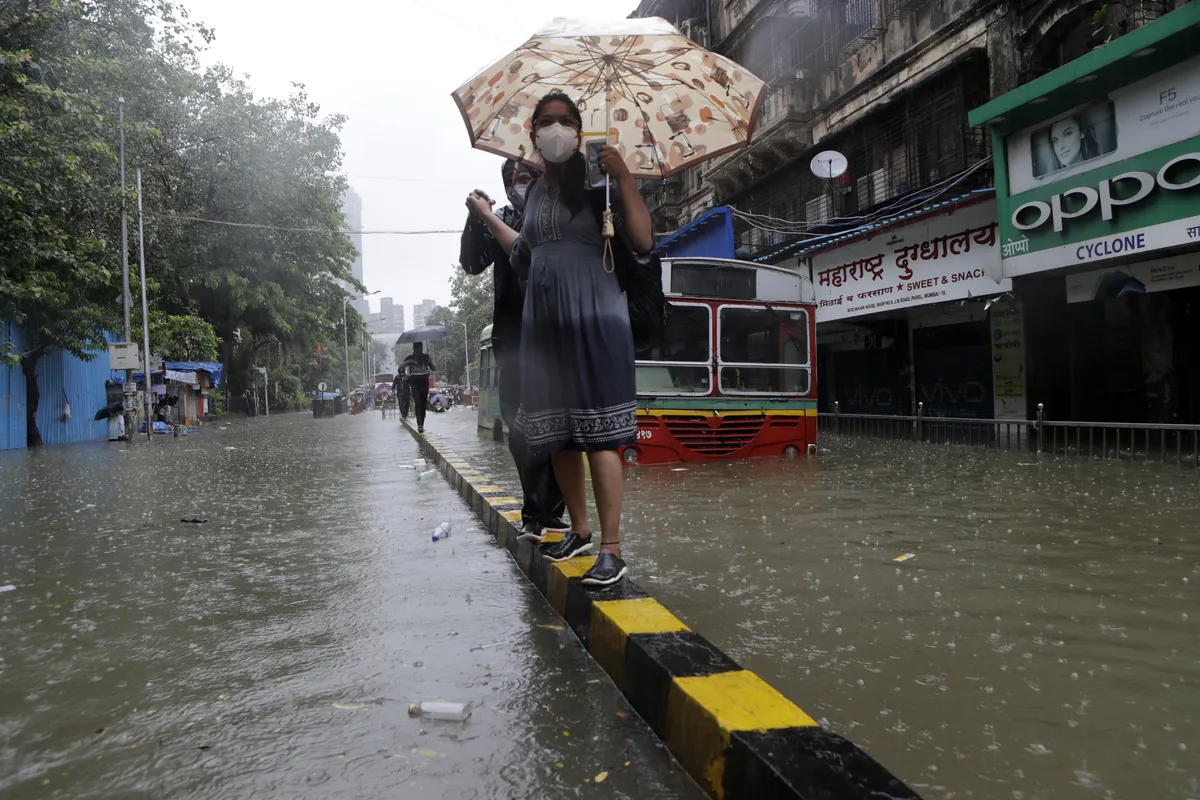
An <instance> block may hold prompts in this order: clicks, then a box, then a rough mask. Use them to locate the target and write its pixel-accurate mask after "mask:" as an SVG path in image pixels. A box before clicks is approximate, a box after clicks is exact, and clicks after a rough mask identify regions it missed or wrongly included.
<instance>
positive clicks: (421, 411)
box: [400, 342, 437, 433]
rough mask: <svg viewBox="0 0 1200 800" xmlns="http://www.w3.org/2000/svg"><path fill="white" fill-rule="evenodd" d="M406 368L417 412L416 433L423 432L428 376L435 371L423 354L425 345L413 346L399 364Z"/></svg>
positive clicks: (427, 403)
mask: <svg viewBox="0 0 1200 800" xmlns="http://www.w3.org/2000/svg"><path fill="white" fill-rule="evenodd" d="M406 367H407V368H408V386H409V391H410V392H411V393H412V402H413V407H414V409H415V410H416V412H417V433H424V432H425V410H426V409H427V408H428V407H429V374H430V373H431V372H433V370H435V369H437V367H436V366H434V364H433V361H432V360H431V359H430V358H429V356H428V354H426V352H425V345H423V344H421V343H420V342H415V343H414V344H413V350H412V352H411V353H409V354H408V357H407V358H406V359H404V361H403V362H402V363H401V364H400V369H401V370H403V369H404V368H406Z"/></svg>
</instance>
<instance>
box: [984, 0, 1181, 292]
mask: <svg viewBox="0 0 1200 800" xmlns="http://www.w3.org/2000/svg"><path fill="white" fill-rule="evenodd" d="M1197 53H1200V2H1196V3H1188V4H1186V5H1185V6H1183V7H1182V8H1180V9H1177V10H1176V11H1173V12H1171V13H1168V14H1165V15H1163V16H1162V17H1160V18H1159V19H1157V20H1155V21H1154V22H1152V23H1150V24H1148V25H1146V26H1144V27H1142V28H1139V29H1137V30H1135V31H1132V32H1131V33H1129V34H1126V35H1125V36H1122V37H1120V38H1118V39H1116V40H1115V41H1114V42H1111V43H1109V44H1106V45H1104V46H1103V47H1100V48H1097V49H1095V50H1093V51H1092V52H1090V53H1088V54H1087V55H1085V56H1082V57H1081V58H1078V59H1076V60H1075V61H1072V62H1070V63H1068V64H1066V65H1064V66H1062V67H1060V68H1058V69H1056V70H1054V71H1052V72H1050V73H1047V74H1046V75H1043V76H1041V77H1039V78H1037V79H1035V80H1033V81H1031V82H1030V83H1028V84H1025V85H1024V86H1021V87H1019V88H1017V89H1015V90H1014V91H1012V92H1009V93H1008V94H1006V95H1003V96H1001V97H998V98H996V99H994V100H992V101H990V102H989V103H987V104H985V105H984V106H981V107H980V108H977V109H975V110H974V111H972V112H971V115H970V119H971V124H972V125H987V126H989V127H990V128H991V129H992V142H993V151H994V153H995V158H996V194H997V201H998V216H999V220H998V222H999V234H1000V255H1001V269H1000V272H1001V275H1002V276H1003V277H1005V278H1009V277H1015V276H1019V275H1027V274H1030V273H1034V272H1041V271H1044V270H1052V269H1069V268H1072V267H1079V266H1085V265H1091V264H1095V265H1096V266H1097V267H1103V266H1105V264H1104V263H1103V262H1110V261H1114V260H1116V261H1120V262H1129V261H1144V260H1146V259H1147V258H1151V257H1153V256H1155V255H1160V256H1161V255H1162V253H1156V251H1162V250H1164V249H1170V248H1188V247H1191V248H1195V249H1200V55H1197Z"/></svg>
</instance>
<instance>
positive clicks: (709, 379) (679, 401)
mask: <svg viewBox="0 0 1200 800" xmlns="http://www.w3.org/2000/svg"><path fill="white" fill-rule="evenodd" d="M663 290H664V291H665V292H666V295H667V299H668V301H669V302H670V304H671V314H670V316H669V319H668V324H667V332H666V335H665V336H664V337H663V341H662V343H661V344H659V345H657V346H656V347H654V348H652V349H650V350H648V351H644V352H640V353H638V361H637V387H638V412H637V413H638V430H637V441H636V442H635V443H634V444H633V445H630V446H629V447H626V448H623V450H622V458H623V459H624V461H625V463H626V464H627V465H633V464H642V465H649V464H670V463H676V462H680V461H708V460H715V459H740V458H750V457H755V456H788V455H800V454H807V453H811V452H814V451H815V450H816V441H817V380H816V378H817V370H816V347H815V344H814V343H815V340H816V320H815V305H814V293H813V288H812V284H811V283H810V282H809V280H808V277H807V276H804V275H801V274H799V273H798V272H795V271H792V270H789V269H784V268H782V267H774V266H768V265H765V264H753V263H749V262H745V261H735V260H730V259H721V258H675V259H669V260H664V261H663Z"/></svg>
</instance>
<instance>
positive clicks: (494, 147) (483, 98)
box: [453, 17, 766, 178]
mask: <svg viewBox="0 0 1200 800" xmlns="http://www.w3.org/2000/svg"><path fill="white" fill-rule="evenodd" d="M555 90H558V91H562V92H565V93H566V94H567V95H569V96H570V97H571V99H572V100H574V101H575V103H576V104H577V105H578V106H579V110H580V111H581V112H582V114H583V126H584V129H585V136H586V135H587V134H588V133H594V134H597V135H600V136H605V135H606V138H607V140H608V143H609V144H610V145H612V146H613V147H615V148H617V150H618V151H619V152H620V153H621V156H622V157H623V158H624V159H625V163H626V164H627V165H628V166H629V171H630V172H631V173H632V174H633V176H634V177H636V178H664V177H666V176H668V175H670V174H672V173H674V172H678V171H679V170H681V169H686V168H687V167H690V166H694V165H695V164H699V163H700V162H702V161H705V160H706V159H709V158H713V157H715V156H718V155H720V154H722V153H725V152H728V151H730V150H734V149H737V148H741V147H745V146H746V145H748V144H749V143H750V137H751V135H752V134H753V132H754V125H755V123H756V121H757V117H758V108H759V103H760V101H761V100H762V97H763V94H764V92H765V91H766V85H765V84H764V83H763V82H762V81H761V80H760V79H758V78H757V77H755V76H754V75H753V74H751V73H750V72H748V71H747V70H745V69H743V68H742V67H740V66H739V65H738V64H736V63H734V62H733V61H730V60H729V59H727V58H725V57H724V56H720V55H717V54H716V53H712V52H709V51H708V50H705V49H704V48H702V47H700V46H699V45H697V44H696V43H695V42H692V41H691V40H689V39H687V38H686V37H685V36H684V35H683V34H681V33H680V32H679V31H678V30H677V29H676V28H675V27H674V26H673V25H671V24H670V23H669V22H667V21H666V20H663V19H659V18H657V17H652V18H642V19H625V20H620V21H617V22H610V23H589V22H581V21H578V20H567V19H556V20H554V21H553V22H551V23H550V24H549V25H547V26H546V27H545V28H544V29H543V30H541V31H539V32H538V33H536V34H535V35H534V37H533V38H532V39H530V40H529V41H528V42H526V43H525V44H523V45H521V46H520V47H519V48H517V49H516V50H515V51H513V52H512V53H510V54H508V55H507V56H505V57H504V58H502V59H500V60H499V61H497V62H496V63H494V64H492V65H491V66H489V67H488V68H487V69H485V70H483V71H482V72H480V73H479V74H478V75H476V76H475V77H473V78H471V80H469V81H467V82H466V83H465V84H463V85H462V86H460V87H459V88H458V89H457V90H455V92H454V95H453V97H454V102H455V103H456V104H457V105H458V109H459V111H460V112H461V113H462V116H463V121H464V122H466V124H467V130H468V132H469V133H470V136H471V144H472V146H474V147H476V148H478V149H480V150H486V151H487V152H489V153H495V154H497V155H501V156H505V157H507V158H520V159H523V160H525V161H527V162H529V163H531V164H533V165H535V166H540V165H541V157H540V156H539V155H538V153H537V152H536V151H535V150H534V149H533V146H532V143H531V142H530V140H529V133H530V131H531V130H532V120H531V119H530V115H531V114H532V113H533V109H534V106H536V105H537V102H538V100H540V99H541V98H542V96H543V95H545V94H547V93H548V92H551V91H555Z"/></svg>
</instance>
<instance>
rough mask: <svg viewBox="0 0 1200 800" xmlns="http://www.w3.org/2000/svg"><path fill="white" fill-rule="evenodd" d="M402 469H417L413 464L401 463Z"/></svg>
mask: <svg viewBox="0 0 1200 800" xmlns="http://www.w3.org/2000/svg"><path fill="white" fill-rule="evenodd" d="M400 469H416V467H414V466H413V465H412V464H401V465H400Z"/></svg>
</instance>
